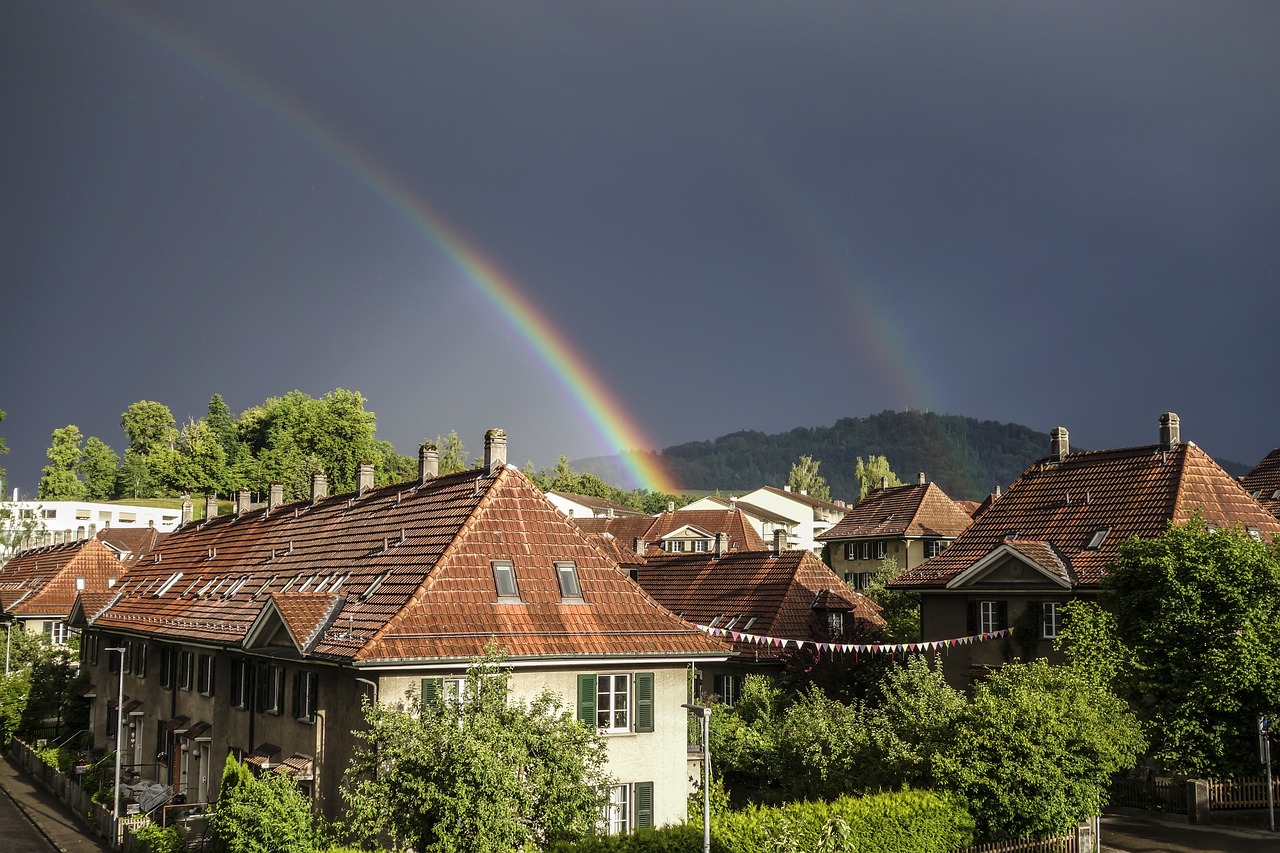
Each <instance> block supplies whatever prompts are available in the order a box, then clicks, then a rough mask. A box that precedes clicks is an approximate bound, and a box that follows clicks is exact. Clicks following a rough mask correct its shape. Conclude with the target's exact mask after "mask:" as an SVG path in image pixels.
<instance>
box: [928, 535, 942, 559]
mask: <svg viewBox="0 0 1280 853" xmlns="http://www.w3.org/2000/svg"><path fill="white" fill-rule="evenodd" d="M946 548H947V540H945V539H926V540H925V543H924V558H925V559H926V560H928V559H932V558H933V557H936V556H938V555H939V554H941V553H942V552H943V551H945V550H946Z"/></svg>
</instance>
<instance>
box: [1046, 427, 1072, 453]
mask: <svg viewBox="0 0 1280 853" xmlns="http://www.w3.org/2000/svg"><path fill="white" fill-rule="evenodd" d="M1070 452H1071V438H1070V435H1069V434H1068V433H1067V428H1066V427H1062V426H1059V427H1054V428H1053V429H1051V430H1049V455H1050V456H1052V457H1053V460H1054V461H1055V462H1061V461H1062V460H1063V459H1066V458H1067V454H1068V453H1070Z"/></svg>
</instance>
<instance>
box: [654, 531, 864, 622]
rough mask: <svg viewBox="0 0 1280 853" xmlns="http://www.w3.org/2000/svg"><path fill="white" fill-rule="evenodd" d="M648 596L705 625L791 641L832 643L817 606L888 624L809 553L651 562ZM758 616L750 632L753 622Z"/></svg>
mask: <svg viewBox="0 0 1280 853" xmlns="http://www.w3.org/2000/svg"><path fill="white" fill-rule="evenodd" d="M637 579H638V581H639V583H640V586H642V587H644V590H645V591H646V592H648V593H649V594H650V595H652V596H653V597H654V598H655V599H657V600H658V601H659V602H660V603H662V604H663V605H664V606H666V607H667V608H668V609H670V610H674V611H676V612H677V613H682V614H683V616H684V618H685V619H687V620H689V621H691V622H694V623H696V624H699V625H711V624H712V622H713V621H715V620H716V619H717V617H723V618H721V619H720V620H719V621H718V622H717V624H716V625H715V626H714V627H725V626H726V624H727V623H728V622H729V621H730V620H731V619H733V617H735V616H736V617H738V618H737V620H736V621H735V622H734V624H733V626H732V630H736V631H745V632H749V633H752V634H766V635H769V636H775V637H784V638H788V639H826V637H825V634H823V630H824V629H825V626H824V624H823V623H822V621H821V619H819V618H817V615H816V613H815V609H814V606H815V604H817V605H818V606H819V607H825V608H827V609H836V610H844V611H848V612H850V613H852V614H853V615H854V616H855V617H856V618H858V619H861V620H864V621H866V622H868V623H870V624H872V625H876V626H879V625H883V624H884V620H883V619H882V618H881V617H880V608H879V606H877V605H876V604H875V603H874V602H872V601H871V600H870V599H869V598H867V597H865V596H863V595H862V594H860V593H857V592H854V591H853V590H851V589H849V588H848V587H847V586H845V585H844V583H843V582H842V581H841V580H840V578H838V577H837V576H836V575H835V573H833V572H832V571H831V569H829V568H827V566H826V565H825V564H824V563H823V562H822V561H821V560H819V559H818V558H817V557H816V556H814V555H813V554H812V553H811V552H809V551H799V550H797V551H783V552H782V553H781V554H775V553H774V552H772V551H736V552H730V553H728V554H725V555H723V556H721V557H719V558H716V557H715V555H711V554H663V555H660V556H653V557H649V558H648V559H647V561H646V563H645V565H644V566H643V567H641V568H640V570H639V572H638V576H637ZM752 617H755V622H754V623H752V624H751V627H746V626H747V623H748V620H750V619H751V618H752Z"/></svg>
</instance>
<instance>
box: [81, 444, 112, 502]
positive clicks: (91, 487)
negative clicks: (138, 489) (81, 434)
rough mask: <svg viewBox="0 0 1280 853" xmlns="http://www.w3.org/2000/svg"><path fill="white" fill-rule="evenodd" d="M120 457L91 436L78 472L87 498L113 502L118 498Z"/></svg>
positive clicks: (85, 445)
mask: <svg viewBox="0 0 1280 853" xmlns="http://www.w3.org/2000/svg"><path fill="white" fill-rule="evenodd" d="M119 469H120V457H119V456H116V452H115V451H114V450H112V449H111V448H110V447H109V446H107V443H106V442H104V441H103V440H102V439H100V438H98V437H97V436H94V435H91V436H89V440H88V441H86V442H85V443H84V453H83V454H82V455H81V457H80V464H79V465H78V466H77V468H76V472H77V473H78V474H79V475H80V479H81V480H82V481H83V482H84V489H85V498H86V499H87V500H91V501H106V500H111V499H112V498H114V497H115V496H116V480H117V479H118V478H119V476H120V470H119Z"/></svg>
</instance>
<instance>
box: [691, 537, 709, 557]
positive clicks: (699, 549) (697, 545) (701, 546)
mask: <svg viewBox="0 0 1280 853" xmlns="http://www.w3.org/2000/svg"><path fill="white" fill-rule="evenodd" d="M708 544H709V543H708V542H707V540H706V539H695V540H693V550H694V553H698V554H705V553H706V552H707V551H708V550H709V549H708V547H707V546H708Z"/></svg>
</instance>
